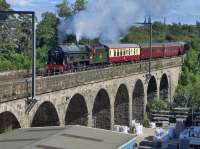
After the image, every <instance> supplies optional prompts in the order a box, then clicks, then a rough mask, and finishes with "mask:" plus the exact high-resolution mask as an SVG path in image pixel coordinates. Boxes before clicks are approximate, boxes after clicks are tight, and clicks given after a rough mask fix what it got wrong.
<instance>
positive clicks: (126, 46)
mask: <svg viewBox="0 0 200 149" xmlns="http://www.w3.org/2000/svg"><path fill="white" fill-rule="evenodd" d="M106 46H107V47H108V48H110V49H112V48H113V49H118V48H139V45H137V44H106Z"/></svg>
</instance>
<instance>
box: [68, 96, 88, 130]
mask: <svg viewBox="0 0 200 149" xmlns="http://www.w3.org/2000/svg"><path fill="white" fill-rule="evenodd" d="M65 125H84V126H87V125H88V108H87V105H86V102H85V99H84V97H83V96H82V95H80V94H76V95H74V96H73V97H72V99H71V100H70V103H69V105H68V108H67V111H66V115H65Z"/></svg>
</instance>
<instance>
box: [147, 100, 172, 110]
mask: <svg viewBox="0 0 200 149" xmlns="http://www.w3.org/2000/svg"><path fill="white" fill-rule="evenodd" d="M147 107H148V108H149V109H150V110H157V111H161V110H168V109H169V104H168V103H167V102H165V101H163V100H161V99H158V98H156V99H154V100H152V101H151V102H148V103H147Z"/></svg>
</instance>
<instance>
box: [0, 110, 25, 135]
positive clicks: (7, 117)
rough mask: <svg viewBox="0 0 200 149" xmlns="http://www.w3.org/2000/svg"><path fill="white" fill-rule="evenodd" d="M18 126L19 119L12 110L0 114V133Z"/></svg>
mask: <svg viewBox="0 0 200 149" xmlns="http://www.w3.org/2000/svg"><path fill="white" fill-rule="evenodd" d="M20 127H21V126H20V123H19V121H18V120H17V118H16V116H15V115H14V114H13V113H12V112H9V111H5V112H3V113H1V114H0V134H1V133H4V132H7V131H11V130H13V129H17V128H20Z"/></svg>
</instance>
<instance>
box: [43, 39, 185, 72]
mask: <svg viewBox="0 0 200 149" xmlns="http://www.w3.org/2000/svg"><path fill="white" fill-rule="evenodd" d="M187 48H188V45H187V43H185V42H173V43H153V44H152V50H151V48H150V46H149V44H141V45H137V44H106V45H98V46H88V45H75V44H72V45H70V46H68V45H61V46H58V47H57V48H55V49H51V50H49V51H48V61H47V64H46V65H45V72H46V73H49V72H55V71H59V72H64V71H67V70H71V69H75V68H82V67H88V66H96V65H108V64H114V63H122V62H130V61H137V60H146V59H149V58H152V59H155V58H165V57H175V56H180V55H183V54H184V53H185V50H186V49H187Z"/></svg>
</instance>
